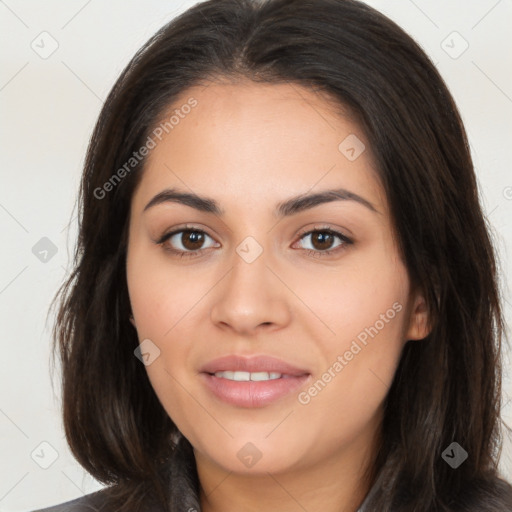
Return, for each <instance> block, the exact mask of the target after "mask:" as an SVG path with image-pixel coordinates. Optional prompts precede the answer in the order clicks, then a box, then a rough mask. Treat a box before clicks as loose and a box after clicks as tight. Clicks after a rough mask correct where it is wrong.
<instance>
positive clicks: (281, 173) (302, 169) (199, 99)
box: [134, 81, 383, 209]
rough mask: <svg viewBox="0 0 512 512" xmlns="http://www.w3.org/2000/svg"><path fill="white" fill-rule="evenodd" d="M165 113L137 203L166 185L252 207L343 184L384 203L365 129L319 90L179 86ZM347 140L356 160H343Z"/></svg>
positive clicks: (244, 84)
mask: <svg viewBox="0 0 512 512" xmlns="http://www.w3.org/2000/svg"><path fill="white" fill-rule="evenodd" d="M190 104H194V105H195V106H194V107H193V108H188V107H186V108H185V107H184V106H186V105H190ZM342 112H346V115H341V113H342ZM171 116H174V123H173V125H172V128H170V127H169V126H168V129H167V131H168V133H164V134H163V136H162V137H161V140H155V142H156V146H155V147H154V148H153V149H152V150H151V152H150V154H149V156H148V159H147V162H146V165H145V169H144V173H143V177H142V180H141V182H140V184H139V187H138V189H137V191H136V194H135V195H134V206H135V207H137V208H140V209H141V208H143V206H144V205H143V204H142V202H143V201H146V200H149V199H150V196H151V194H153V195H154V194H156V193H158V192H160V191H161V190H162V189H164V188H166V187H170V186H179V187H180V188H185V189H186V188H188V189H190V190H191V191H193V192H201V193H204V194H207V195H210V196H215V197H218V198H220V202H222V196H223V195H225V196H226V201H228V199H227V198H228V197H229V198H230V199H229V200H230V201H233V199H235V200H237V201H240V200H242V201H244V203H246V204H249V203H253V205H254V206H255V205H256V204H261V202H262V200H266V199H267V198H268V199H269V200H273V202H277V201H278V200H279V199H283V198H286V197H288V196H290V195H293V194H300V193H305V192H307V191H309V190H311V189H312V188H313V187H315V185H317V186H318V187H319V188H327V187H331V186H333V187H336V186H344V187H346V188H352V189H354V190H353V192H355V193H359V192H361V194H363V192H364V194H363V195H366V196H368V195H370V196H372V199H373V201H372V202H374V203H377V204H381V203H382V199H383V198H382V191H381V190H380V187H379V185H378V182H377V181H378V180H377V179H376V173H375V171H374V168H373V159H372V156H371V149H370V148H369V144H368V141H367V140H366V138H365V135H364V133H362V130H361V128H360V127H359V125H358V124H357V123H356V122H355V121H354V120H353V117H352V116H349V111H348V109H346V108H344V107H343V106H341V105H340V104H337V103H335V102H334V100H333V99H332V98H330V97H329V96H327V95H326V94H325V93H319V92H317V91H314V90H312V89H310V88H307V87H304V86H301V85H298V84H291V83H284V84H260V83H254V82H251V81H244V82H239V83H209V84H206V85H205V86H195V87H191V88H189V89H187V90H186V91H184V92H183V93H182V94H181V95H180V96H179V98H177V99H176V100H175V101H174V102H173V104H172V105H170V106H169V109H168V110H167V111H166V112H165V113H164V115H163V116H162V118H161V120H160V122H159V123H158V124H157V126H165V125H164V124H163V123H165V122H166V121H168V120H169V119H170V118H171ZM168 124H169V123H168ZM345 141H349V144H348V145H349V146H350V145H352V146H354V143H355V149H356V151H361V148H363V147H364V150H363V151H362V153H361V154H360V155H359V156H358V157H357V158H356V159H350V158H347V154H346V153H344V151H345V150H346V149H347V148H346V146H347V143H345ZM358 144H359V146H358ZM349 149H350V148H349ZM349 156H350V155H349ZM272 198H274V199H272ZM144 204H145V203H144Z"/></svg>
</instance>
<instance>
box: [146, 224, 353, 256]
mask: <svg viewBox="0 0 512 512" xmlns="http://www.w3.org/2000/svg"><path fill="white" fill-rule="evenodd" d="M184 231H197V232H200V233H204V234H205V235H207V236H208V237H209V238H211V239H212V240H214V241H215V238H214V237H213V236H211V235H210V234H209V233H208V232H207V230H206V229H205V228H203V227H199V226H195V225H191V224H185V225H182V226H176V227H174V228H173V229H172V230H170V231H167V232H165V233H164V234H163V235H162V236H160V237H159V239H158V240H156V241H155V243H156V244H157V245H162V246H163V245H164V243H165V242H166V241H167V240H168V239H170V238H172V237H173V236H174V235H176V234H178V233H182V232H184ZM315 232H330V233H331V234H332V235H333V236H335V237H338V238H339V239H340V240H341V241H342V243H340V244H339V245H338V246H336V247H334V248H333V249H326V250H324V251H320V250H314V249H301V250H302V251H305V252H307V253H308V254H312V253H314V254H315V255H317V257H321V256H329V255H332V254H334V253H338V252H341V251H342V250H344V249H345V248H346V246H347V245H352V244H353V243H354V240H353V238H352V236H348V235H346V234H344V233H343V232H342V230H340V229H339V228H335V227H332V226H330V225H327V224H316V225H314V226H313V227H311V226H310V227H308V228H303V229H302V230H300V231H299V233H297V235H296V236H297V237H298V240H297V241H296V242H294V244H293V245H295V244H297V243H298V242H300V241H301V240H302V238H304V237H305V236H306V235H310V234H314V233H315ZM215 243H217V244H218V242H215ZM293 245H292V247H293ZM217 247H218V245H217ZM212 248H214V247H207V248H201V249H197V250H195V251H183V250H180V249H172V248H165V247H164V250H166V251H168V252H171V253H173V254H175V255H179V256H188V255H191V256H194V255H197V254H201V253H204V252H205V251H207V250H209V249H212Z"/></svg>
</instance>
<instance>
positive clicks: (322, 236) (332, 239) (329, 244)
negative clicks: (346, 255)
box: [300, 228, 354, 257]
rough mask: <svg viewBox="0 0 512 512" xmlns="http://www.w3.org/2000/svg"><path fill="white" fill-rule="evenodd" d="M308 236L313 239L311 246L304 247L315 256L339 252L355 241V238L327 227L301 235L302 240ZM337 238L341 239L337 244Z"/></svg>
mask: <svg viewBox="0 0 512 512" xmlns="http://www.w3.org/2000/svg"><path fill="white" fill-rule="evenodd" d="M307 238H310V240H311V242H310V245H311V247H303V249H304V250H305V251H307V253H308V254H309V255H310V256H313V257H322V256H328V255H331V254H334V253H337V252H338V251H342V250H343V249H345V248H346V247H347V246H349V245H351V244H353V243H354V242H353V240H351V239H350V238H348V237H346V236H345V235H342V234H341V233H338V232H337V231H334V230H333V229H327V228H324V229H314V230H311V231H308V232H307V233H304V234H303V235H302V236H301V238H300V240H301V241H302V240H305V239H307ZM336 239H338V240H339V242H338V243H337V244H336ZM333 244H335V245H333Z"/></svg>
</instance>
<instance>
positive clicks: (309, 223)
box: [127, 81, 428, 512]
mask: <svg viewBox="0 0 512 512" xmlns="http://www.w3.org/2000/svg"><path fill="white" fill-rule="evenodd" d="M190 97H193V98H195V99H196V100H197V102H198V104H197V106H196V107H195V108H194V109H192V111H191V112H190V113H189V114H188V115H187V116H185V117H184V119H181V120H180V123H179V124H178V125H176V126H175V127H174V129H173V130H172V131H170V132H169V133H168V134H167V135H166V136H165V137H163V138H162V140H161V141H160V142H159V143H158V144H157V146H156V147H155V148H154V149H152V150H151V153H150V155H149V158H148V161H147V165H146V167H145V170H144V174H143V176H142V179H141V181H140V183H139V186H138V187H137V189H136V191H135V193H134V195H133V198H132V203H131V211H130V227H129V242H128V254H127V281H128V289H129V295H130V301H131V305H132V311H133V318H132V319H131V321H132V323H133V325H134V327H135V328H136V330H137V333H138V337H139V340H140V341H142V340H144V339H147V338H149V339H150V340H151V341H152V342H153V343H154V344H155V345H156V346H157V347H158V348H159V350H160V355H159V357H157V358H156V359H155V360H154V361H153V362H152V363H151V364H150V365H148V366H146V370H147V373H148V377H149V379H150V381H151V384H152V386H153V388H154V390H155V393H156V394H157V396H158V398H159V400H160V402H161V404H162V406H163V407H164V408H165V410H166V411H167V413H168V414H169V416H170V417H171V418H172V420H173V421H174V422H175V424H176V425H177V426H178V428H179V429H180V431H181V432H182V433H183V435H184V436H185V437H186V438H187V439H188V440H189V441H190V442H191V444H192V446H193V447H194V453H195V457H196V463H197V468H198V475H199V479H200V484H201V495H200V498H201V507H202V510H203V511H204V512H234V511H240V510H243V511H261V510H279V511H280V512H291V511H303V510H322V511H323V512H334V511H336V512H340V511H345V512H354V511H355V510H356V509H357V507H358V506H359V505H360V503H361V502H362V500H363V499H364V497H365V495H366V494H367V492H368V490H369V487H370V483H369V482H366V481H365V480H364V479H363V472H364V470H365V469H366V468H367V467H368V465H369V464H371V461H372V457H373V456H374V454H375V451H376V449H377V446H378V442H379V426H380V424H381V421H382V403H383V400H384V399H385V396H386V393H387V391H388V388H389V386H390V384H391V381H392V379H393V375H394V373H395V370H396V367H397V365H398V362H399V358H400V354H401V351H402V349H403V346H404V344H405V343H406V342H407V340H420V339H422V338H424V337H425V336H426V335H427V334H428V329H427V324H428V321H427V315H426V309H425V303H424V300H423V297H422V295H421V293H419V292H418V291H416V290H413V289H412V287H411V285H410V282H409V277H408V273H407V269H406V268H405V266H404V264H403V262H402V260H401V258H400V256H399V254H398V250H397V246H396V243H395V239H394V236H393V226H392V222H391V218H390V214H389V209H388V204H387V201H386V197H385V195H384V192H383V189H382V187H381V185H380V183H379V180H378V178H377V174H376V173H375V169H374V164H373V160H372V155H371V148H370V147H369V143H368V141H367V139H366V138H365V135H364V133H363V132H362V130H361V129H360V128H359V126H358V125H357V124H355V123H354V122H353V121H352V120H351V119H350V118H349V117H347V116H341V115H339V114H335V113H334V109H333V107H332V103H330V102H329V101H328V98H327V97H326V96H321V95H320V94H319V93H316V92H314V91H313V90H311V89H308V88H304V87H302V86H299V85H295V84H294V85H293V86H292V85H291V84H279V85H276V84H256V83H253V82H248V81H241V82H237V83H227V82H222V83H221V82H215V83H211V84H210V85H209V86H208V87H203V86H197V87H194V88H191V89H189V90H187V91H186V92H185V93H184V94H182V95H181V97H180V99H179V101H176V102H175V103H174V104H173V105H172V108H171V109H170V110H172V109H174V108H179V107H180V105H183V104H184V103H185V102H186V101H187V99H188V98H190ZM350 134H356V136H357V137H358V138H359V139H360V140H361V141H363V142H364V144H365V146H366V149H365V150H364V151H363V152H362V154H361V155H360V156H359V157H358V158H357V159H355V160H354V161H350V160H349V159H347V158H346V156H345V155H344V154H343V153H342V152H341V151H340V150H339V149H338V146H339V144H340V142H342V141H343V140H344V139H345V137H347V136H348V135H350ZM169 187H177V188H179V189H180V190H183V191H185V192H194V193H196V194H199V195H201V196H203V195H204V196H207V197H210V198H213V199H215V200H216V201H217V202H218V203H219V205H220V207H221V208H222V209H223V210H224V211H225V213H224V215H223V216H219V215H215V214H212V213H205V212H200V211H197V210H195V209H193V208H192V207H190V206H186V205H183V204H178V203H173V202H167V203H164V204H160V205H156V206H154V207H152V208H149V209H148V210H147V211H146V212H143V209H144V207H145V205H146V204H147V203H148V202H149V201H150V200H151V199H152V198H153V197H154V196H155V195H156V194H158V193H159V192H161V191H162V190H163V189H165V188H169ZM339 187H343V188H345V189H348V190H349V191H351V192H353V193H356V194H358V195H360V196H362V197H363V198H365V199H366V200H367V201H369V202H370V203H371V204H373V205H374V207H375V209H376V210H377V212H374V211H372V210H370V209H369V208H366V207H365V206H363V205H361V204H359V203H358V202H356V201H351V200H343V201H333V202H328V203H324V204H320V205H317V206H315V207H314V208H311V209H309V210H305V211H302V212H300V213H297V214H295V215H292V216H290V217H284V218H282V219H279V218H278V217H276V216H275V215H274V213H273V211H274V208H275V205H276V204H277V203H278V202H280V201H284V200H286V199H288V198H290V197H292V196H296V195H299V194H304V193H312V192H318V191H320V190H325V189H330V188H339ZM185 223H186V224H187V225H189V226H190V225H192V226H193V228H195V229H200V230H203V231H205V232H206V235H205V236H204V241H203V243H202V245H201V242H197V241H195V242H194V239H192V243H191V241H190V239H189V238H187V236H186V234H178V235H175V236H174V237H173V239H172V240H167V242H166V243H165V244H164V246H162V245H158V244H157V243H156V241H158V240H159V238H160V237H161V236H162V235H163V234H165V233H169V232H171V231H172V230H173V228H180V227H182V225H183V224H185ZM318 225H320V227H321V228H325V226H328V227H330V228H331V229H333V230H335V231H339V232H341V233H342V234H344V235H346V236H348V237H349V238H351V239H352V240H353V244H349V245H343V241H342V240H341V239H338V238H337V237H335V238H334V239H332V241H331V242H330V243H329V241H327V243H326V242H324V244H323V245H322V243H321V239H320V240H319V239H318V238H317V239H316V241H315V238H314V236H311V235H306V236H303V235H302V233H306V232H307V231H309V230H312V229H315V228H316V227H318ZM247 236H251V237H253V238H254V239H255V240H256V241H257V243H258V244H259V245H260V246H261V248H262V249H263V252H262V253H261V254H260V255H259V257H258V258H256V259H255V260H254V261H253V262H251V263H247V262H246V261H245V260H244V259H242V258H241V257H240V256H239V254H238V253H237V252H236V248H237V247H238V246H239V244H240V243H241V242H242V241H243V240H244V239H245V238H246V237H247ZM301 237H302V238H301ZM196 240H197V239H196ZM340 244H341V245H340ZM165 246H167V247H172V248H174V249H175V250H182V251H186V250H188V251H189V252H190V251H192V250H193V249H194V248H197V249H199V250H201V249H202V252H200V253H199V254H198V255H196V256H195V257H190V258H180V257H178V256H176V255H173V254H171V253H170V252H168V251H166V250H165V248H164V247H165ZM340 247H342V249H341V250H340ZM331 248H332V249H333V251H334V252H333V253H332V254H331V255H327V256H322V255H321V254H319V253H321V252H322V250H323V251H325V250H326V249H331ZM307 249H310V250H312V251H313V253H314V254H312V253H311V252H309V253H308V251H307ZM393 304H395V306H396V304H399V305H400V306H401V308H400V311H399V312H397V313H396V315H395V316H394V318H393V319H388V322H385V323H384V327H383V328H381V329H380V330H379V331H378V334H377V335H375V336H374V337H373V338H369V340H368V343H367V345H366V346H363V348H362V350H361V351H360V352H358V353H357V355H355V356H353V358H352V359H351V360H350V361H348V362H347V364H346V365H345V366H344V367H343V369H342V371H340V372H338V373H336V376H335V377H333V378H332V379H331V381H330V382H329V383H328V384H327V385H326V386H325V387H324V388H323V389H322V390H321V392H319V393H318V394H317V395H316V396H314V397H312V398H311V400H310V401H309V403H307V404H302V403H300V402H299V400H298V393H296V392H293V393H291V394H290V395H288V396H286V397H284V398H281V399H279V400H278V401H276V402H274V403H272V404H270V405H267V406H265V407H260V408H243V407H235V406H233V405H229V404H227V403H224V402H222V401H220V400H218V399H217V398H216V397H214V396H213V395H212V394H211V393H210V391H209V390H208V389H206V387H205V386H204V385H203V384H202V382H201V379H200V378H199V375H198V372H199V368H200V367H201V366H202V365H203V364H205V363H206V362H208V361H210V360H212V359H214V358H216V357H220V356H223V355H227V354H232V353H236V354H239V355H245V356H248V355H261V354H267V355H272V356H275V357H278V358H281V359H283V360H285V361H288V362H290V363H292V364H294V365H296V366H298V367H300V368H306V369H308V371H309V372H310V373H311V377H310V379H309V381H308V383H307V384H305V385H304V386H303V388H302V389H303V390H306V391H307V390H308V389H309V388H310V387H311V385H312V383H314V382H316V381H317V380H318V379H320V378H322V375H323V374H324V373H325V372H326V371H327V370H328V368H330V367H331V368H332V366H333V363H335V362H336V361H337V357H338V356H339V355H343V354H344V353H345V352H346V351H347V350H348V349H349V348H350V346H351V343H352V342H353V341H354V340H355V339H357V336H358V334H360V333H361V332H362V331H364V329H365V328H366V327H369V326H373V325H375V324H376V321H377V320H379V318H382V317H381V315H382V314H385V313H386V311H388V310H389V309H390V308H392V305H393ZM386 318H387V317H386ZM360 345H361V344H360ZM248 442H251V443H253V444H254V445H255V446H256V447H257V449H258V450H259V452H260V453H261V455H262V456H261V458H260V460H258V462H257V463H255V464H254V465H253V466H252V467H246V466H245V465H244V464H243V463H242V462H241V461H240V459H239V458H238V457H237V453H238V452H239V450H241V448H242V447H244V446H245V445H246V443H248Z"/></svg>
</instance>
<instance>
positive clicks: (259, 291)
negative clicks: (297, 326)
mask: <svg viewBox="0 0 512 512" xmlns="http://www.w3.org/2000/svg"><path fill="white" fill-rule="evenodd" d="M278 274H279V272H278V271H276V270H274V269H271V268H270V267H269V266H268V265H267V261H266V257H265V251H263V253H262V254H261V255H260V256H259V257H258V258H257V259H256V260H254V261H252V262H251V263H248V262H247V261H245V260H244V259H243V258H241V257H239V256H238V254H236V253H235V255H234V257H233V267H232V268H231V270H229V271H228V273H227V274H226V276H225V277H224V278H223V279H222V280H221V282H220V283H219V284H218V286H216V287H215V289H214V290H212V292H214V295H213V300H214V303H213V306H212V309H211V320H212V322H213V323H214V324H215V325H217V326H218V327H221V328H222V329H225V330H229V329H231V330H233V331H236V333H237V334H240V335H242V334H243V335H246V336H249V335H255V334H257V333H258V331H260V330H262V329H265V330H274V329H275V330H277V329H280V328H283V327H285V326H286V325H287V324H288V323H289V322H290V318H291V310H290V304H289V302H288V301H289V300H290V299H291V298H292V296H293V294H292V293H291V292H290V291H289V289H288V287H287V286H286V285H285V284H284V283H283V281H282V278H281V279H280V278H279V276H278Z"/></svg>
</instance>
